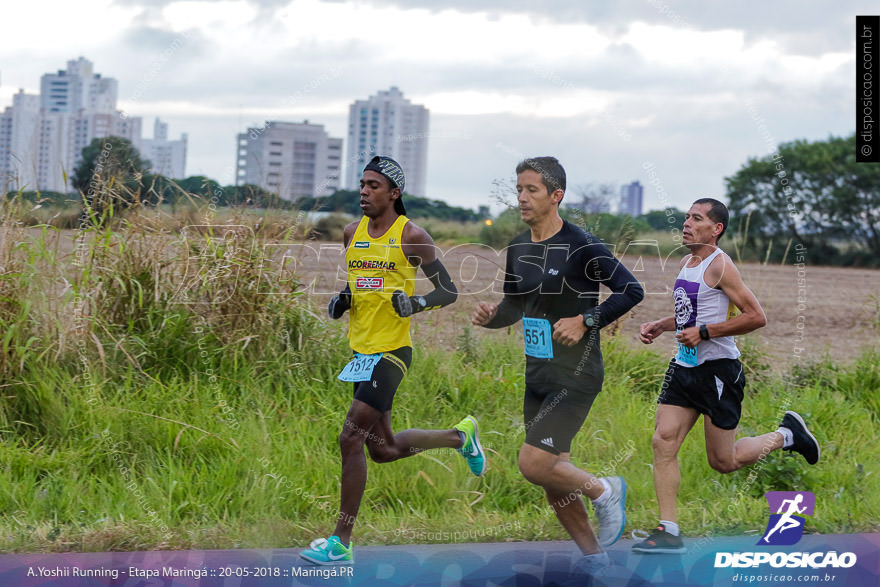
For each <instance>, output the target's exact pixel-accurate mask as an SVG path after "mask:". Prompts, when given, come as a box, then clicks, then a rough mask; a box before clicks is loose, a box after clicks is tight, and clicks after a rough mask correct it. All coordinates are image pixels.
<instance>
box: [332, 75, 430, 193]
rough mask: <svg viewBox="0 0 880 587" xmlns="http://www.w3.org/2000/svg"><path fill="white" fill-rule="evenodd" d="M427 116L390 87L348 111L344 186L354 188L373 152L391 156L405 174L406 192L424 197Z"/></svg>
mask: <svg viewBox="0 0 880 587" xmlns="http://www.w3.org/2000/svg"><path fill="white" fill-rule="evenodd" d="M428 116H429V111H428V109H427V108H425V107H424V106H421V105H419V104H413V103H412V102H410V101H409V100H408V99H406V98H404V97H403V93H402V92H401V91H400V90H399V89H397V87H396V86H392V87H391V89H390V90H388V91H380V92H379V93H377V94H376V95H375V96H370V97H369V98H368V99H366V100H357V101H356V102H355V103H354V104H352V105H351V106H350V107H349V110H348V147H347V149H348V152H347V158H346V174H345V187H346V188H347V189H358V186H359V184H360V179H361V174H362V172H363V169H364V166H365V165H366V164H367V163H368V162H369V161H370V159H372V158H373V157H374V156H375V155H386V156H389V157H393V158H394V159H396V160H397V162H398V163H400V165H401V166H402V167H403V171H404V173H406V192H407V193H409V194H413V195H415V196H425V182H426V180H427V167H428Z"/></svg>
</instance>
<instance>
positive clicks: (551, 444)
mask: <svg viewBox="0 0 880 587" xmlns="http://www.w3.org/2000/svg"><path fill="white" fill-rule="evenodd" d="M541 444H546V445H547V446H549V447H551V448H552V447H553V437H550V438H545V439H544V440H542V441H541Z"/></svg>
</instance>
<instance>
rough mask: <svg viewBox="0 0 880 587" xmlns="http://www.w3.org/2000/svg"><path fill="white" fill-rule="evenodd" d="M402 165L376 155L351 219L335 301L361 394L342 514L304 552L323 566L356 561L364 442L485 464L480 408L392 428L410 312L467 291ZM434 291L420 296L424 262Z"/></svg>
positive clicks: (379, 453)
mask: <svg viewBox="0 0 880 587" xmlns="http://www.w3.org/2000/svg"><path fill="white" fill-rule="evenodd" d="M404 186H405V178H404V173H403V169H401V167H400V165H399V164H398V163H397V162H396V161H394V160H393V159H391V158H389V157H374V158H373V160H372V161H370V163H369V164H367V166H366V167H365V168H364V174H363V176H362V178H361V190H360V195H361V209H362V210H363V212H364V217H363V218H361V220H360V221H357V222H352V223H351V224H349V225H348V226H346V227H345V232H344V244H345V249H346V252H345V264H346V267H347V270H348V285H347V286H346V287H345V289H344V290H342V291H341V292H340V293H339V295H338V296H334V297H333V299H331V300H330V305H329V307H328V312H329V313H330V317H331V318H334V319H338V318H341V317H342V315H343V313H344V312H345V311H346V310H348V309H351V313H350V315H349V322H348V338H349V344H350V345H351V349H352V350H353V351H354V353H355V355H354V358H353V359H352V360H351V361H350V362H349V363H348V365H346V366H345V368H344V369H343V370H342V372H341V373H340V375H339V378H340V379H341V380H343V381H349V382H352V383H353V384H354V399H353V400H352V402H351V407H350V408H349V410H348V414H347V415H346V418H345V422H344V423H343V425H342V432H341V433H340V435H339V447H340V449H341V452H342V483H341V496H340V512H339V517H338V518H337V521H336V529H335V531H334V533H333V535H332V536H330V537H329V538H326V539H325V538H319V539H317V540H314V541H313V542H312V543H311V545H310V548H309V549H307V550H304V551H302V552H301V553H300V556H302V557H303V558H305V559H307V560H309V561H312V562H314V563H317V564H322V565H333V564H351V563H352V562H353V560H354V553H353V550H352V545H351V543H350V542H351V532H352V527H353V525H354V522H355V519H356V517H357V514H358V509H359V508H360V504H361V499H362V498H363V495H364V489H365V487H366V482H367V462H366V457H365V456H364V445H365V444H366V446H367V451H368V452H369V454H370V458H371V459H372V460H373V461H375V462H377V463H390V462H391V461H396V460H397V459H402V458H404V457H409V456H412V455H414V454H417V453H419V452H421V451H423V450H428V449H432V448H455V449H458V450H459V452H460V453H461V455H462V456H464V457H465V459H466V460H467V462H468V466H469V467H470V469H471V471H472V472H473V473H474V474H475V475H482V474H483V471H484V470H485V467H486V461H485V454H484V452H483V448H482V446H481V445H480V439H479V432H478V430H477V422H476V420H475V419H474V418H473V417H472V416H467V417H465V418H464V419H463V420H462V421H461V422H459V423H458V424H456V425H455V426H454V427H452V428H449V429H447V430H417V429H410V430H404V431H402V432H398V433H397V434H395V433H394V432H393V431H392V429H391V405H392V402H393V400H394V394H395V392H396V391H397V386H398V385H399V384H400V382H401V380H402V379H403V376H404V375H405V374H406V371H407V369H408V368H409V365H410V362H411V361H412V338H411V337H410V332H409V324H410V317H411V316H412V315H413V314H415V313H418V312H422V311H425V310H433V309H436V308H441V307H443V306H446V305H448V304H451V303H452V302H454V301H455V299H456V297H457V295H458V292H457V290H456V288H455V285H454V284H453V283H452V280H451V279H450V277H449V273H448V272H447V271H446V268H445V267H443V264H442V263H441V262H440V260H439V259H437V255H436V251H435V247H434V241H433V240H432V239H431V236H430V235H429V234H428V233H427V232H426V231H425V230H424V229H423V228H421V227H419V226H416V224H415V223H413V222H411V221H410V220H409V219H408V218H407V217H406V216H405V214H406V208H405V207H404V205H403V201H402V200H401V194H402V193H403V189H404ZM418 267H421V268H422V271H423V272H424V274H425V276H426V277H427V278H428V279H429V280H430V281H431V283H432V284H433V285H434V291H432V292H430V293H428V294H427V295H424V296H414V295H413V293H414V285H415V277H416V271H417V268H418Z"/></svg>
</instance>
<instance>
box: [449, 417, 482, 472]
mask: <svg viewBox="0 0 880 587" xmlns="http://www.w3.org/2000/svg"><path fill="white" fill-rule="evenodd" d="M453 428H455V429H456V430H458V431H459V432H461V433H462V434H464V444H463V445H461V448H460V449H458V452H459V453H460V454H461V456H463V457H464V458H465V459H466V460H467V464H468V467H470V469H471V472H472V473H473V474H474V475H476V476H477V477H479V476H480V475H482V474H483V473H484V472H485V471H486V453H485V452H483V446H482V445H481V444H480V431H479V429H478V428H477V419H476V418H474V417H473V416H466V417H465V419H464V420H462V421H461V422H459V423H458V424H456V425H455V426H453Z"/></svg>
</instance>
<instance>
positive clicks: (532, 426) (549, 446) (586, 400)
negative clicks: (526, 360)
mask: <svg viewBox="0 0 880 587" xmlns="http://www.w3.org/2000/svg"><path fill="white" fill-rule="evenodd" d="M600 389H602V383H601V380H600V381H599V385H597V386H591V388H590V390H589V391H587V392H584V391H571V390H569V389H567V388H565V387H562V386H560V385H553V384H549V383H532V384H526V393H525V398H524V399H523V425H524V426H525V429H526V444H528V445H530V446H534V447H535V448H540V449H541V450H543V451H547V452H549V453H553V454H555V455H558V454H560V453H563V452H571V441H572V440H573V439H574V437H575V435H576V434H577V433H578V431H579V430H580V429H581V426H583V425H584V420H586V419H587V414H589V413H590V408H591V407H592V406H593V400H595V399H596V396H597V395H598V394H599V390H600Z"/></svg>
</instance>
